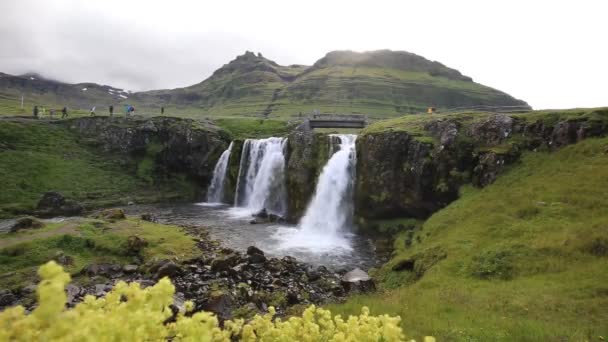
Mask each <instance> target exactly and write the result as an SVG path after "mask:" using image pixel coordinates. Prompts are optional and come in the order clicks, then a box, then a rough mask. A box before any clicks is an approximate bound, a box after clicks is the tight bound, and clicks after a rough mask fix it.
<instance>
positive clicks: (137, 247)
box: [127, 235, 148, 254]
mask: <svg viewBox="0 0 608 342" xmlns="http://www.w3.org/2000/svg"><path fill="white" fill-rule="evenodd" d="M147 246H148V241H146V239H144V238H142V237H139V236H136V235H131V236H129V238H128V239H127V249H128V251H129V254H139V253H140V252H141V251H142V250H143V249H144V248H145V247H147Z"/></svg>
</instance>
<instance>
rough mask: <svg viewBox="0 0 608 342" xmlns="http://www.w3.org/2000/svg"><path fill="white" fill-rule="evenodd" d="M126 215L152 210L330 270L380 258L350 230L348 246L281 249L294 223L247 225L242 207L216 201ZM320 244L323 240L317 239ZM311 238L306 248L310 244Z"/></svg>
mask: <svg viewBox="0 0 608 342" xmlns="http://www.w3.org/2000/svg"><path fill="white" fill-rule="evenodd" d="M124 209H125V211H126V212H127V214H128V215H139V214H143V213H153V214H154V215H155V216H156V217H157V218H158V220H159V222H160V223H168V224H192V225H200V226H204V227H206V228H207V230H208V231H209V233H210V235H211V237H212V238H214V239H217V240H220V241H221V242H222V244H223V245H224V246H226V247H229V248H233V249H236V250H240V251H245V250H246V249H247V247H248V246H251V245H254V246H257V247H259V248H261V249H262V250H263V251H264V252H265V253H266V254H267V255H269V256H274V257H283V256H286V255H289V256H293V257H295V258H297V259H298V260H300V261H303V262H307V263H310V264H313V265H317V266H320V265H323V266H326V267H328V268H330V269H340V268H347V269H350V268H353V267H360V268H362V269H369V268H370V267H375V266H378V265H379V264H380V263H381V262H382V261H383V260H382V259H384V256H383V255H378V253H376V244H375V242H374V241H373V240H372V239H370V238H366V237H362V236H359V235H356V234H354V233H348V232H344V233H343V234H342V235H341V238H342V239H343V242H344V243H347V245H348V247H349V248H332V249H327V248H320V249H315V248H284V240H283V239H282V238H281V234H284V233H285V232H286V231H289V230H294V231H295V230H298V229H299V228H298V227H297V226H296V225H291V226H290V225H285V224H281V225H278V224H273V223H260V224H250V223H249V221H251V219H252V217H251V215H250V214H249V213H248V212H247V209H246V208H233V207H230V206H229V205H218V204H212V205H211V204H205V203H198V204H194V203H192V204H151V205H134V206H129V207H126V208H124ZM317 242H318V244H319V246H320V247H322V246H323V244H324V241H323V240H322V239H321V240H317ZM314 243H315V241H313V240H311V241H310V244H309V245H308V246H309V247H311V246H314Z"/></svg>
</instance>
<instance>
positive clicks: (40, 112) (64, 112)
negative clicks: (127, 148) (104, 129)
mask: <svg viewBox="0 0 608 342" xmlns="http://www.w3.org/2000/svg"><path fill="white" fill-rule="evenodd" d="M95 108H96V106H93V107H91V111H90V114H91V116H95ZM108 109H109V111H110V117H113V116H114V106H113V105H110V107H109V108H108ZM134 112H135V107H133V106H132V105H128V104H127V105H125V117H128V116H129V115H133V113H134ZM32 114H33V115H34V117H35V118H36V119H38V118H40V117H44V116H45V115H46V108H45V107H44V106H40V108H39V107H38V106H34V109H33V112H32ZM160 114H161V115H165V107H160ZM54 115H55V109H51V110H50V117H51V119H52V118H53V116H54ZM67 117H68V108H67V107H63V108H62V109H61V118H62V119H65V118H67Z"/></svg>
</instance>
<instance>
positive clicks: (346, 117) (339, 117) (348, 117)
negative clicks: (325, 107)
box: [308, 114, 367, 121]
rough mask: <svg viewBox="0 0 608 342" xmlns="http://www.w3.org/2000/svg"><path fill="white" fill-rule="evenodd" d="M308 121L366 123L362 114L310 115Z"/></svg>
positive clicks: (365, 118) (365, 116)
mask: <svg viewBox="0 0 608 342" xmlns="http://www.w3.org/2000/svg"><path fill="white" fill-rule="evenodd" d="M308 120H320V121H321V120H322V121H367V115H364V114H310V115H309V116H308Z"/></svg>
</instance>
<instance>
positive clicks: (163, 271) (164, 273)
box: [156, 261, 183, 279]
mask: <svg viewBox="0 0 608 342" xmlns="http://www.w3.org/2000/svg"><path fill="white" fill-rule="evenodd" d="M182 272H183V271H182V269H181V267H179V265H177V264H176V263H175V262H173V261H169V262H166V263H164V264H163V265H162V266H160V267H159V268H158V271H157V272H156V278H157V279H160V278H163V277H169V278H173V277H175V276H176V275H178V274H181V273H182Z"/></svg>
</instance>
